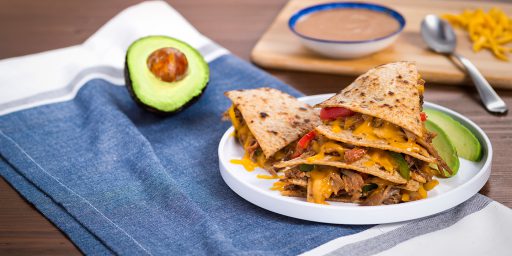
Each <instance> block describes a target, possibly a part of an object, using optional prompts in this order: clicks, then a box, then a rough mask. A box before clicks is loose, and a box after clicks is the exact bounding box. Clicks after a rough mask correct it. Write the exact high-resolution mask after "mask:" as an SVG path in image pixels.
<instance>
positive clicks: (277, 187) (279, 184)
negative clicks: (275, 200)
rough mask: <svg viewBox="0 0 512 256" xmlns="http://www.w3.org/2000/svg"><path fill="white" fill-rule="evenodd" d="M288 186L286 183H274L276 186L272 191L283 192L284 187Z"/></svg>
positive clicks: (273, 186)
mask: <svg viewBox="0 0 512 256" xmlns="http://www.w3.org/2000/svg"><path fill="white" fill-rule="evenodd" d="M285 186H286V183H285V182H282V181H276V182H274V185H272V187H271V188H270V190H277V191H283V190H284V187H285Z"/></svg>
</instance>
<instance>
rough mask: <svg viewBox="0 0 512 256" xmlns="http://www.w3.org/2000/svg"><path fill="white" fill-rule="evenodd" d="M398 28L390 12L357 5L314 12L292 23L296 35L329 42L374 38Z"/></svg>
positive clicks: (383, 35) (398, 24)
mask: <svg viewBox="0 0 512 256" xmlns="http://www.w3.org/2000/svg"><path fill="white" fill-rule="evenodd" d="M399 29H400V23H398V21H397V20H395V19H394V18H393V17H391V16H390V15H388V14H386V13H382V12H378V11H372V10H367V9H357V8H347V9H341V8H340V9H332V10H325V11H318V12H314V13H312V14H309V15H307V16H305V17H303V18H302V19H300V20H299V21H298V22H297V23H296V24H295V31H297V32H298V33H299V34H302V35H304V36H307V37H312V38H316V39H323V40H333V41H362V40H370V39H376V38H380V37H385V36H387V35H390V34H392V33H394V32H396V31H398V30H399Z"/></svg>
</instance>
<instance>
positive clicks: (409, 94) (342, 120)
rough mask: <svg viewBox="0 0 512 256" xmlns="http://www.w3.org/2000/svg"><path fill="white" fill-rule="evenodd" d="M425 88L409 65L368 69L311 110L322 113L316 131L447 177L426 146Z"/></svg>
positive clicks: (443, 166)
mask: <svg viewBox="0 0 512 256" xmlns="http://www.w3.org/2000/svg"><path fill="white" fill-rule="evenodd" d="M424 83H425V82H424V81H423V80H422V79H421V78H420V76H419V74H418V71H417V69H416V65H415V64H414V63H412V62H396V63H390V64H386V65H382V66H378V67H376V68H374V69H371V70H370V71H368V72H367V73H365V74H363V75H361V76H360V77H358V78H357V79H356V80H355V81H354V82H353V83H352V84H351V85H349V86H348V87H346V88H345V89H343V90H342V91H341V92H340V93H338V94H336V95H335V96H333V97H331V98H329V99H327V100H326V101H324V102H322V103H320V104H317V105H316V106H315V107H319V108H322V110H321V112H320V116H321V118H322V120H323V124H322V125H320V126H319V127H317V131H318V132H320V133H322V134H323V135H325V136H326V137H328V138H330V139H332V140H336V141H342V142H346V143H350V144H352V145H356V146H361V147H369V148H378V149H382V150H387V151H393V152H397V153H401V154H403V155H404V157H406V156H410V157H412V159H411V160H414V161H417V162H418V165H421V164H422V163H421V162H428V163H433V164H434V165H437V169H438V170H439V173H438V175H440V176H442V175H444V173H445V171H446V172H448V173H451V170H450V168H449V167H448V166H447V165H446V163H445V162H444V160H443V159H442V158H441V157H440V156H439V154H438V153H437V151H436V150H435V149H434V147H433V146H432V144H431V142H432V139H433V138H434V137H435V134H433V133H430V132H428V131H427V130H426V128H425V125H424V123H423V122H424V121H425V120H426V115H425V114H424V113H423V112H422V110H423V107H422V105H423V92H424V90H425V88H424ZM406 158H409V157H406ZM406 160H407V159H406Z"/></svg>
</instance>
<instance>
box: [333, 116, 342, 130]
mask: <svg viewBox="0 0 512 256" xmlns="http://www.w3.org/2000/svg"><path fill="white" fill-rule="evenodd" d="M340 122H341V120H340V119H339V118H338V119H336V120H334V121H333V122H332V124H331V125H332V132H335V133H339V132H341V127H340Z"/></svg>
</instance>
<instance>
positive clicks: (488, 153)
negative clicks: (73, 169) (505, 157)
mask: <svg viewBox="0 0 512 256" xmlns="http://www.w3.org/2000/svg"><path fill="white" fill-rule="evenodd" d="M333 95H334V93H329V94H317V95H310V96H304V97H300V98H298V99H299V100H300V101H303V102H304V101H311V100H314V99H319V98H320V99H326V98H328V97H330V96H333ZM423 106H424V107H426V108H433V109H438V110H441V111H443V112H445V113H447V114H449V115H450V116H452V117H454V118H455V119H457V120H458V121H462V122H464V123H467V124H468V125H469V126H470V127H467V125H466V127H467V128H468V129H470V130H472V131H473V132H475V131H476V132H477V134H475V135H476V137H477V138H478V139H479V140H480V142H481V143H482V149H483V150H484V152H483V156H482V159H481V160H480V163H481V162H483V165H482V166H481V168H480V169H479V170H478V173H476V174H475V175H474V176H473V177H471V178H470V179H469V180H467V181H466V182H464V183H463V184H461V185H460V186H458V187H456V188H454V189H452V190H450V191H448V192H447V193H442V194H439V195H437V196H436V197H433V198H427V199H423V200H418V201H413V202H407V203H403V204H394V205H379V206H359V205H355V204H347V205H320V204H312V203H308V202H304V201H299V200H297V199H296V198H293V197H284V196H280V195H277V194H275V193H271V190H269V191H268V192H267V191H261V188H258V187H256V186H254V185H252V184H248V183H247V182H243V181H239V184H236V183H235V180H238V178H237V177H236V176H235V175H234V174H231V173H230V171H228V167H227V164H228V163H226V162H225V159H223V157H222V152H223V151H224V150H223V149H224V146H225V144H226V141H227V140H228V139H229V137H230V136H231V134H232V132H233V131H234V128H233V126H230V127H229V128H228V129H227V130H226V132H225V133H224V134H223V136H222V138H221V140H220V142H219V146H218V152H217V153H218V159H219V170H220V173H221V176H222V178H223V180H224V182H225V183H226V184H227V185H228V186H229V187H230V189H231V190H233V191H234V192H235V193H236V194H238V195H239V196H241V197H242V198H244V199H245V200H247V201H249V202H250V203H252V204H255V205H257V206H259V207H262V208H264V209H266V210H269V211H272V212H276V213H278V214H282V215H285V216H289V217H293V218H298V219H304V220H309V221H315V222H322V223H331V224H383V223H394V222H400V221H406V220H411V219H417V218H421V217H425V216H430V215H433V214H436V213H439V212H442V211H445V210H448V209H450V208H452V207H455V206H457V205H459V204H461V203H463V202H465V201H466V200H468V199H469V198H471V197H472V196H474V195H475V194H477V193H478V191H479V190H480V189H481V188H482V187H483V186H484V185H485V183H486V182H487V180H488V179H489V176H490V172H491V165H492V156H493V148H492V144H491V141H490V139H489V137H488V136H487V134H486V133H485V132H484V131H483V130H482V129H481V128H480V127H479V126H478V125H477V124H475V123H474V122H473V121H472V120H471V119H469V118H467V117H465V116H463V115H462V114H460V113H457V112H456V111H453V110H451V109H449V108H446V107H443V106H440V105H438V104H435V103H431V102H427V101H425V102H424V105H423ZM255 176H256V174H255ZM240 185H243V186H245V188H243V187H240ZM466 190H469V191H466ZM464 191H466V192H465V193H464ZM252 193H254V194H252ZM258 194H259V195H260V196H264V198H263V200H262V198H258V196H257V195H258ZM457 194H459V196H457ZM255 195H256V196H255ZM450 196H451V197H455V198H459V199H458V200H455V201H456V202H455V203H454V202H452V201H453V199H452V201H448V202H444V201H447V199H446V198H447V197H448V198H450ZM265 199H266V200H268V199H272V200H277V201H275V202H274V203H283V204H285V205H286V207H283V205H281V204H276V205H273V204H269V202H265ZM432 204H433V205H437V207H434V208H436V210H432V209H430V210H429V209H428V205H432ZM425 205H427V211H425V212H422V213H419V214H416V215H415V216H414V217H409V218H407V217H405V216H404V217H400V214H399V216H397V217H394V218H389V219H388V218H382V217H378V218H375V219H368V218H366V219H368V220H344V219H343V218H340V220H335V219H332V216H331V217H328V216H326V217H322V216H315V217H313V218H311V217H305V216H303V215H304V214H300V213H296V214H289V212H288V209H287V208H294V207H295V208H304V209H325V211H326V212H327V211H328V212H331V214H328V215H332V212H336V211H349V214H348V215H355V214H357V215H359V214H367V212H368V211H377V210H380V211H384V212H393V211H397V213H400V211H401V210H403V209H404V208H405V209H406V210H407V208H413V207H416V206H421V207H420V208H425V207H424V206H425ZM293 206H294V207H293ZM439 209H441V210H439ZM306 215H307V214H306ZM363 219H364V218H363Z"/></svg>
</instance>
